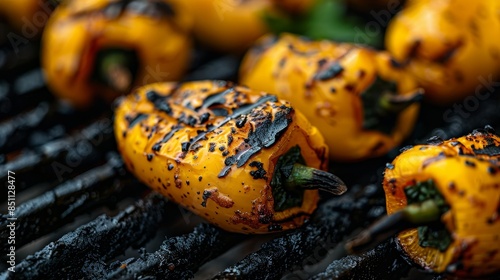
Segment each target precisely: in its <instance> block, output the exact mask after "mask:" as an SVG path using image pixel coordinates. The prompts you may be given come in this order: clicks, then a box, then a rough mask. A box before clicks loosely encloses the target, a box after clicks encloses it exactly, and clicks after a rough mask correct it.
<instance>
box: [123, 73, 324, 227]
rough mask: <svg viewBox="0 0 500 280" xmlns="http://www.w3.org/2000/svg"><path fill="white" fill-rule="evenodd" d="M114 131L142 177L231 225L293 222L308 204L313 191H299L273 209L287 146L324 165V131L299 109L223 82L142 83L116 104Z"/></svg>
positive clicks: (205, 215) (195, 210)
mask: <svg viewBox="0 0 500 280" xmlns="http://www.w3.org/2000/svg"><path fill="white" fill-rule="evenodd" d="M115 135H116V139H117V143H118V148H119V150H120V152H121V154H122V156H123V158H124V160H125V163H126V165H127V167H128V169H129V170H130V171H131V172H132V173H134V174H135V175H136V176H137V177H138V178H139V179H140V180H142V181H143V182H144V183H146V184H147V185H148V186H150V187H151V188H153V189H154V190H156V191H158V192H160V193H162V194H164V195H165V196H167V197H168V198H170V199H171V200H173V201H175V202H176V203H178V204H180V205H182V206H183V207H185V208H186V209H188V210H190V211H192V212H193V213H195V214H197V215H199V216H201V217H203V218H205V219H207V220H208V221H209V222H211V223H213V224H215V225H217V226H219V227H221V228H223V229H225V230H228V231H233V232H240V233H268V232H270V231H280V230H287V229H293V228H296V227H299V226H301V225H302V224H303V222H304V220H305V219H306V218H307V217H308V216H309V215H310V214H311V213H312V212H313V211H314V209H315V208H316V204H317V202H318V198H319V197H318V191H317V190H305V191H304V193H303V200H302V204H301V205H299V206H296V207H291V208H288V209H285V210H283V211H275V210H274V198H273V194H272V190H271V187H270V182H271V178H272V177H273V173H274V168H275V165H276V163H277V161H278V158H280V157H281V156H282V155H283V154H285V153H286V152H287V151H289V150H290V149H291V148H292V147H295V146H299V147H300V149H301V155H302V157H303V159H304V161H305V164H306V165H307V166H309V167H314V168H318V169H323V170H325V169H326V167H327V158H326V155H327V154H328V151H327V150H328V148H327V147H326V145H325V144H324V140H323V137H322V136H321V134H320V133H319V131H318V130H317V129H316V128H315V127H313V126H311V125H310V124H309V122H308V121H307V120H306V119H305V117H304V116H303V115H302V114H301V113H300V112H298V111H295V110H294V109H293V108H292V107H290V104H289V103H288V102H284V101H279V100H277V98H276V97H275V96H273V95H269V94H266V93H263V92H257V91H252V90H250V89H248V88H246V87H239V86H234V85H232V84H231V83H228V82H221V81H200V82H190V83H184V84H175V83H158V84H152V85H148V86H145V87H141V88H139V89H138V90H137V91H136V92H135V93H134V94H131V95H130V96H128V97H126V98H125V99H124V100H122V101H121V103H120V105H119V106H118V108H117V109H116V114H115Z"/></svg>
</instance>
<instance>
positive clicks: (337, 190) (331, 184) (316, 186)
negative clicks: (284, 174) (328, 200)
mask: <svg viewBox="0 0 500 280" xmlns="http://www.w3.org/2000/svg"><path fill="white" fill-rule="evenodd" d="M284 187H285V188H288V189H305V190H322V191H326V192H329V193H332V194H334V195H341V194H343V193H345V192H346V191H347V187H346V185H345V184H344V182H342V180H340V178H339V177H337V176H335V175H333V174H331V173H328V172H326V171H323V170H319V169H316V168H312V167H308V166H305V165H302V164H299V163H295V164H294V165H293V168H292V172H291V174H290V176H288V178H287V179H286V181H285V182H284Z"/></svg>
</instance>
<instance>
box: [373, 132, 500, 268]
mask: <svg viewBox="0 0 500 280" xmlns="http://www.w3.org/2000/svg"><path fill="white" fill-rule="evenodd" d="M491 132H492V130H490V128H489V127H487V128H486V130H484V131H483V130H481V131H478V130H476V131H474V132H473V133H472V134H469V135H467V136H464V137H460V138H454V139H450V140H447V141H442V140H439V139H433V141H431V142H430V143H429V144H428V145H418V146H415V147H412V148H410V149H408V150H406V151H404V152H403V153H402V154H401V155H399V156H398V157H397V158H396V159H395V160H394V161H393V162H392V164H388V165H387V168H386V170H385V176H384V183H383V184H384V191H385V194H386V200H387V213H388V214H389V215H390V216H388V217H387V218H386V219H383V220H382V221H381V222H379V223H378V224H377V225H376V226H373V227H372V228H371V229H370V234H366V235H365V236H370V235H373V236H376V235H377V234H379V235H380V233H383V232H384V230H381V229H382V228H385V229H386V230H388V231H397V232H399V231H400V230H402V229H408V228H410V229H409V230H404V231H402V232H401V233H399V235H398V237H397V240H398V242H399V244H400V246H401V248H402V250H403V251H404V252H405V253H406V254H407V255H408V256H409V258H410V259H411V260H412V261H414V262H415V263H417V264H418V265H420V266H422V267H423V268H426V269H429V270H433V271H435V272H440V273H441V272H446V273H450V274H454V275H456V276H459V277H479V276H487V275H490V274H493V273H498V272H500V242H499V241H500V161H499V160H500V137H498V136H497V135H495V134H492V133H491ZM388 221H391V222H388ZM381 225H383V226H381ZM398 229H400V230H398ZM377 232H378V233H377ZM374 233H375V234H374ZM373 236H372V237H371V238H372V239H373Z"/></svg>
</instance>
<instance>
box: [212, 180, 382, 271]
mask: <svg viewBox="0 0 500 280" xmlns="http://www.w3.org/2000/svg"><path fill="white" fill-rule="evenodd" d="M381 197H383V196H381V195H380V188H377V187H376V186H374V185H370V186H367V187H366V188H365V189H363V190H362V191H361V192H358V193H357V192H356V191H355V190H350V191H349V192H348V193H346V194H344V195H343V196H342V197H340V198H338V199H331V200H329V201H327V202H326V203H324V204H322V205H321V206H320V207H319V209H318V210H317V211H316V213H315V215H314V217H313V220H312V222H311V223H309V224H308V225H306V226H305V227H304V228H303V229H300V230H297V231H294V232H291V233H288V234H285V235H284V236H282V237H279V238H276V239H273V240H272V241H270V242H267V243H265V244H264V245H263V246H262V248H261V249H260V250H258V251H257V252H254V253H252V254H250V255H248V256H247V257H245V258H244V259H243V260H241V261H240V262H238V263H236V264H235V265H233V266H231V267H229V268H227V269H225V270H224V271H222V272H221V273H219V274H218V275H217V276H215V277H214V279H235V278H245V279H264V278H265V279H279V278H281V277H282V276H283V275H284V274H285V273H287V272H292V271H295V270H298V269H301V268H302V267H303V266H304V265H307V264H313V263H317V262H319V261H320V260H321V259H318V257H317V255H322V257H324V255H325V254H326V253H327V251H328V250H330V249H333V248H334V247H335V246H336V245H337V244H338V242H339V241H341V240H342V238H343V237H344V236H345V235H346V234H348V233H350V232H351V231H352V230H354V229H355V228H356V227H360V226H364V225H366V224H368V223H369V222H372V221H374V220H375V219H376V218H378V217H379V216H380V215H382V214H383V213H384V212H385V211H384V200H383V198H381ZM315 255H316V256H315Z"/></svg>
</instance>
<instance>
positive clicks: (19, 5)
mask: <svg viewBox="0 0 500 280" xmlns="http://www.w3.org/2000/svg"><path fill="white" fill-rule="evenodd" d="M58 2H59V1H58V0H16V1H7V0H3V1H0V18H4V19H5V20H6V21H7V23H8V24H9V25H10V26H12V27H13V28H14V29H16V30H17V31H21V32H26V33H24V34H22V35H23V36H24V37H26V38H29V39H31V38H33V37H36V36H39V35H40V34H41V30H42V29H43V27H44V26H45V23H46V21H47V19H48V18H49V16H50V14H51V13H52V10H53V9H54V7H55V6H56V5H57V3H58Z"/></svg>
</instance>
